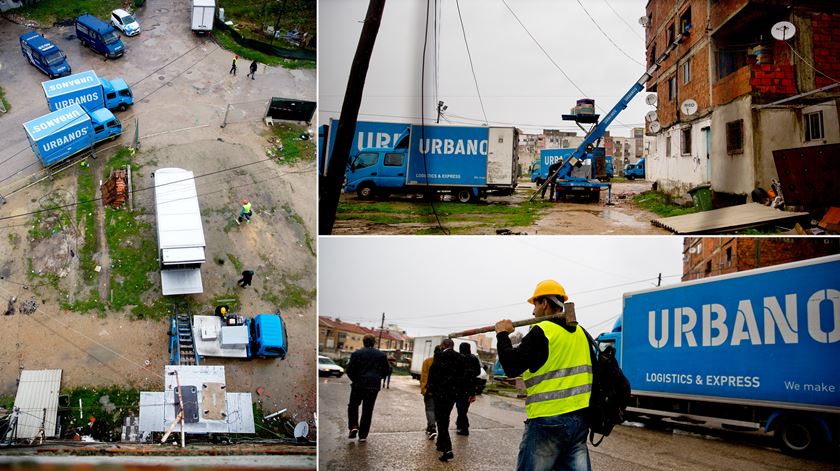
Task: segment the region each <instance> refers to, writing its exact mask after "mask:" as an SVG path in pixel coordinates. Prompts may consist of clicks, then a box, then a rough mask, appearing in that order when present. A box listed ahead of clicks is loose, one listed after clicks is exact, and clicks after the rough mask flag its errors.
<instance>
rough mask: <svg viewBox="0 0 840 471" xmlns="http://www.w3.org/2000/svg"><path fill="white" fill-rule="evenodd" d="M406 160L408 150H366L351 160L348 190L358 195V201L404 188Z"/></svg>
mask: <svg viewBox="0 0 840 471" xmlns="http://www.w3.org/2000/svg"><path fill="white" fill-rule="evenodd" d="M406 157H407V155H406V149H394V148H381V147H380V148H370V149H363V150H362V151H360V152H359V154H358V155H356V156H355V157H353V158H352V159H351V161H350V168H349V169H348V172H347V186H346V187H345V191H347V192H348V193H349V192H357V193H358V195H359V198H366V199H367V198H372V197H373V196H374V195H377V194H378V195H380V196H384V195H386V194H387V193H389V189H390V191H394V190H396V189H397V188H402V187H404V186H405V172H406V165H407V163H408V159H407V158H406Z"/></svg>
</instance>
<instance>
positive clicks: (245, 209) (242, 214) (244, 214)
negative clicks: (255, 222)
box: [236, 198, 253, 224]
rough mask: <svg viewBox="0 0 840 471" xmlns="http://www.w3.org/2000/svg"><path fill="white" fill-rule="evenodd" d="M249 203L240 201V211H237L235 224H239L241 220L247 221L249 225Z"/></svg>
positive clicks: (250, 213) (245, 200) (246, 200)
mask: <svg viewBox="0 0 840 471" xmlns="http://www.w3.org/2000/svg"><path fill="white" fill-rule="evenodd" d="M252 214H253V213H252V212H251V202H250V201H248V199H247V198H246V199H243V200H242V209H240V210H239V219H237V220H236V222H237V224H241V223H242V220H243V219H244V220H245V221H247V223H248V224H251V215H252Z"/></svg>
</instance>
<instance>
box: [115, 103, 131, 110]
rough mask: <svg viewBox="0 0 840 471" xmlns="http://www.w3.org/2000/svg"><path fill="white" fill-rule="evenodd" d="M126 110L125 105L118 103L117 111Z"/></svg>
mask: <svg viewBox="0 0 840 471" xmlns="http://www.w3.org/2000/svg"><path fill="white" fill-rule="evenodd" d="M126 108H128V107H127V106H125V103H120V106H118V107H117V109H118V110H119V111H125V110H126Z"/></svg>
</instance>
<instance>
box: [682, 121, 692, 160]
mask: <svg viewBox="0 0 840 471" xmlns="http://www.w3.org/2000/svg"><path fill="white" fill-rule="evenodd" d="M680 132H681V133H682V136H680V153H681V154H682V155H691V127H687V128H682V130H681V131H680Z"/></svg>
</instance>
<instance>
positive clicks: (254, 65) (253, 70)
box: [246, 60, 257, 80]
mask: <svg viewBox="0 0 840 471" xmlns="http://www.w3.org/2000/svg"><path fill="white" fill-rule="evenodd" d="M249 68H250V70H251V72H250V73H249V74H248V75H250V76H251V80H254V74H256V73H257V61H255V60H253V61H251V66H250V67H249ZM248 75H246V77H247V76H248Z"/></svg>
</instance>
